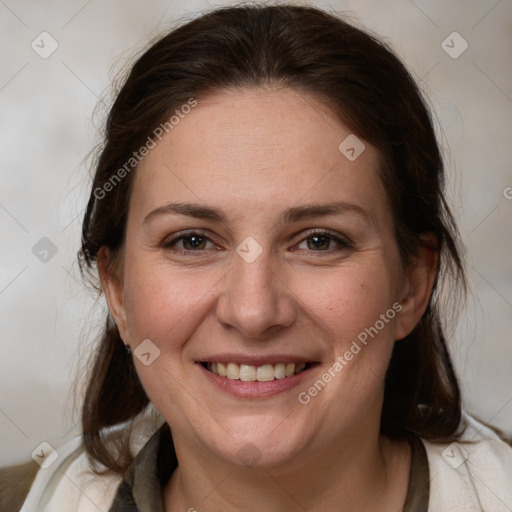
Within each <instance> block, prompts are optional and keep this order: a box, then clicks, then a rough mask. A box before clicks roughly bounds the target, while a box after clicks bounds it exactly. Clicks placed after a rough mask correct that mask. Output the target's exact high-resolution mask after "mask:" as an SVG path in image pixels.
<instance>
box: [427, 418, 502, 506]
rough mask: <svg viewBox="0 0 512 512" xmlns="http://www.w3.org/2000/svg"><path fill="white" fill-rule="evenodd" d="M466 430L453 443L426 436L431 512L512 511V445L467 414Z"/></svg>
mask: <svg viewBox="0 0 512 512" xmlns="http://www.w3.org/2000/svg"><path fill="white" fill-rule="evenodd" d="M464 422H465V425H466V429H465V431H464V433H463V434H462V436H461V438H460V439H458V440H457V441H456V442H453V443H449V444H441V443H433V442H430V441H427V440H425V439H422V441H423V444H424V445H425V449H426V452H427V457H428V462H429V471H430V505H429V509H428V510H429V512H437V511H441V510H451V511H452V512H456V511H464V512H469V511H472V510H475V511H480V510H492V511H493V512H500V511H504V512H509V511H510V510H512V447H511V446H510V445H509V444H508V443H507V442H505V441H504V440H503V439H501V438H500V436H499V435H498V434H497V432H496V431H494V430H493V429H491V428H489V427H488V426H486V425H485V424H484V423H482V422H480V421H478V420H476V419H475V418H473V417H471V416H469V415H467V414H464Z"/></svg>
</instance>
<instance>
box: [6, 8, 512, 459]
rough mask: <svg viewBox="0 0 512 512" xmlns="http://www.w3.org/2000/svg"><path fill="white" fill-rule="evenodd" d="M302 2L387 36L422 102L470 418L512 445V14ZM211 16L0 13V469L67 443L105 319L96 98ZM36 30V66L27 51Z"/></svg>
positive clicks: (126, 11)
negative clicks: (426, 108)
mask: <svg viewBox="0 0 512 512" xmlns="http://www.w3.org/2000/svg"><path fill="white" fill-rule="evenodd" d="M313 3H314V4H315V5H318V6H324V7H327V8H328V9H331V10H333V11H335V12H345V13H348V14H349V15H350V16H351V17H353V18H355V19H356V20H359V22H360V23H361V24H362V25H363V26H365V27H367V28H369V29H370V30H373V31H375V32H376V33H377V34H380V35H381V36H382V37H384V38H385V39H386V40H387V41H388V42H389V43H390V44H391V45H392V46H393V47H394V48H395V49H396V51H397V52H398V54H399V55H400V56H401V57H402V58H403V59H405V61H406V63H407V65H408V67H409V68H410V70H411V71H412V73H413V75H414V76H415V77H416V78H417V79H418V80H419V81H420V84H421V87H422V89H423V90H424V91H425V92H426V93H427V94H428V96H429V98H430V101H431V103H432V105H433V107H434V109H435V112H436V115H437V118H438V122H439V125H440V126H442V127H443V131H444V134H443V136H442V137H443V139H442V140H443V146H444V148H445V151H446V155H447V164H448V169H449V176H450V183H449V188H450V199H451V202H452V204H453V207H454V211H455V212H456V214H457V217H458V219H459V222H460V227H461V231H462V234H463V237H464V241H465V243H466V245H467V248H468V270H469V275H470V279H471V285H472V294H473V298H472V299H471V300H470V301H469V303H468V306H467V308H466V310H465V311H464V313H463V315H462V317H461V319H460V322H459V327H458V328H457V330H456V332H455V334H454V336H453V341H452V346H453V350H454V351H455V357H456V361H457V368H458V370H459V374H460V377H461V380H462V383H463V387H464V391H465V401H466V407H467V409H468V410H470V411H472V412H474V413H476V414H478V415H479V416H480V417H482V418H483V419H485V420H487V421H492V422H493V423H495V424H496V425H498V426H501V427H502V428H504V429H506V430H507V431H508V432H511V433H512V372H511V361H512V343H511V337H510V333H511V331H512V320H511V318H512V265H511V263H510V262H511V257H510V254H511V251H512V236H511V234H512V232H511V231H512V230H511V228H512V222H511V219H512V199H510V198H511V197H512V189H507V187H512V172H511V152H510V146H511V142H512V127H511V119H512V2H511V1H510V0H501V1H498V0H478V1H477V0H474V1H468V0H452V1H450V2H444V1H441V0H440V1H421V0H415V2H412V1H408V0H393V1H386V2H382V1H380V0H367V1H348V0H345V1H344V0H340V1H332V2H330V3H323V2H313ZM220 4H221V2H213V1H212V0H211V1H210V2H209V4H208V3H206V2H203V1H199V0H194V1H189V0H186V1H185V0H174V1H173V2H169V1H159V0H154V1H152V2H142V1H127V0H115V1H109V2H101V1H99V0H90V1H87V0H80V1H79V0H76V1H75V0H73V1H66V2H64V1H60V2H59V1H45V2H41V1H35V0H32V1H29V0H0V44H1V49H0V52H1V55H2V65H1V66H0V133H1V139H0V140H1V142H0V144H1V152H0V229H1V250H0V325H1V338H0V340H1V362H0V382H1V390H2V391H1V395H0V439H1V440H2V451H1V455H0V464H7V463H12V462H16V461H21V460H25V459H27V458H28V457H29V456H30V453H31V452H32V450H33V449H34V448H35V447H36V446H37V445H39V443H40V442H41V441H43V440H46V441H49V442H50V443H52V444H53V445H54V446H58V445H59V444H60V443H62V442H63V441H64V440H65V439H67V438H68V437H70V436H71V435H73V434H75V433H76V432H77V429H76V426H75V427H73V425H74V424H75V423H76V418H77V416H76V415H75V417H73V415H72V410H73V401H72V396H73V395H72V393H70V392H71V391H72V387H71V386H72V383H73V379H74V376H75V374H76V371H77V367H78V363H79V361H80V359H81V357H84V354H87V350H88V347H89V346H90V343H91V340H92V339H93V337H94V333H95V329H96V328H97V319H98V311H99V310H100V306H98V305H95V301H94V299H93V298H92V297H91V295H90V294H89V292H88V291H87V290H86V289H84V287H83V286H82V284H81V281H80V277H79V273H78V270H77V266H76V262H75V254H76V251H77V249H78V246H79V240H80V221H81V213H82V210H83V208H84V206H85V201H86V194H87V190H88V187H89V181H88V171H87V167H86V166H85V165H83V164H82V161H83V159H84V157H85V156H86V154H87V152H88V151H89V150H90V149H91V148H92V147H93V145H94V144H95V142H97V141H98V135H97V129H96V127H95V125H94V123H93V122H92V113H93V110H94V108H95V106H96V105H97V104H98V98H99V97H100V96H102V95H103V94H104V92H105V90H106V89H107V88H108V86H109V84H110V82H111V79H112V77H113V76H114V74H115V73H116V71H117V70H119V69H120V67H121V66H122V63H123V62H125V61H126V59H127V58H128V57H130V56H132V55H133V54H134V52H135V51H137V50H140V49H142V48H143V47H144V45H145V44H146V42H147V41H148V39H149V38H151V37H154V36H156V35H157V34H158V33H160V32H161V31H162V30H164V29H165V28H166V27H170V26H171V25H172V23H173V22H174V21H175V20H179V19H181V18H182V17H183V16H185V15H186V16H190V15H191V14H190V13H196V12H200V11H202V10H204V9H209V8H211V7H210V6H215V5H220ZM43 31H47V32H48V33H49V34H51V36H52V37H53V38H54V39H55V40H56V41H57V43H58V48H57V50H56V51H55V52H54V53H53V54H52V55H51V56H50V57H48V58H47V59H42V58H41V57H40V56H39V55H38V54H37V53H36V52H35V51H34V50H33V49H32V48H31V42H32V41H33V40H35V41H36V43H37V41H40V39H38V36H39V34H40V33H41V32H43ZM453 31H456V32H458V33H459V34H460V35H461V36H462V37H463V38H464V40H465V41H467V43H468V44H469V47H468V49H467V50H466V51H465V52H464V53H463V54H462V55H460V57H458V58H456V59H454V58H452V57H450V56H449V55H448V54H447V53H446V52H445V51H444V50H443V48H442V47H441V43H442V41H443V40H445V38H446V37H447V36H448V35H449V34H451V33H452V32H453ZM47 42H48V40H47ZM460 43H461V40H458V41H456V43H454V44H456V45H459V44H460ZM45 47H46V48H49V43H48V45H46V46H45ZM457 48H460V46H455V49H457ZM107 90H108V89H107ZM101 114H102V111H101V108H100V109H99V116H98V117H97V119H98V123H101V119H102V115H101ZM507 191H508V193H507ZM507 195H508V197H509V199H507V197H506V196H507ZM43 237H47V238H49V239H50V240H51V241H52V243H53V244H55V246H56V249H57V253H56V254H55V255H54V256H53V257H51V258H49V259H48V261H47V262H46V263H44V262H41V261H40V260H39V259H38V258H36V256H35V255H34V254H33V252H32V248H33V246H34V245H35V244H36V243H37V242H38V241H39V240H40V239H41V238H43Z"/></svg>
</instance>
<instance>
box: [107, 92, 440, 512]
mask: <svg viewBox="0 0 512 512" xmlns="http://www.w3.org/2000/svg"><path fill="white" fill-rule="evenodd" d="M350 133H351V132H350V129H349V128H347V127H346V126H344V125H343V124H342V123H341V122H340V120H339V118H337V117H336V116H335V115H334V114H333V113H332V112H331V111H330V110H329V109H328V108H327V107H326V106H325V105H324V104H322V103H320V102H319V101H317V100H316V99H315V98H314V97H313V96H311V95H306V94H304V93H298V92H296V91H294V90H291V89H286V88H284V89H283V88H281V89H276V88H274V89H267V90H263V89H258V88H250V89H242V90H230V91H223V92H221V93H217V94H215V95H212V96H210V97H207V98H199V99H198V105H197V107H195V108H194V109H192V111H191V112H190V113H189V114H188V115H187V116H186V117H185V118H184V119H182V120H181V121H180V123H179V124H178V125H177V126H175V128H174V129H173V131H172V132H170V133H169V134H168V135H166V136H165V137H164V138H163V139H162V141H161V142H159V143H158V144H157V146H156V147H155V148H154V149H153V150H151V151H150V153H149V154H148V155H147V156H146V157H145V158H144V159H143V161H142V162H141V164H140V166H139V168H138V169H137V171H136V176H135V182H134V187H133V192H132V197H131V200H130V209H129V217H128V223H127V231H126V241H125V246H124V249H123V253H122V257H121V260H120V262H119V264H118V266H117V269H115V270H114V271H109V270H108V268H109V266H108V262H109V259H110V258H111V254H110V253H109V251H108V250H107V249H103V250H102V251H101V252H100V258H99V269H100V276H101V279H102V283H103V287H104V290H105V293H106V296H107V300H108V303H109V307H110V310H111V312H112V314H113V316H114V319H115V321H116V323H117V326H118V328H119V331H120V334H121V337H122V339H123V340H124V342H125V343H127V344H129V345H130V346H131V347H132V349H135V348H136V347H137V345H138V344H139V343H141V342H142V340H145V339H150V340H151V341H152V342H153V343H154V344H155V345H156V346H157V347H158V348H159V350H160V356H159V357H158V358H157V359H155V361H154V362H153V363H152V364H151V365H149V366H145V365H143V364H142V363H141V362H140V361H139V360H138V359H137V358H134V361H135V365H136V368H137V372H138V374H139V377H140V379H141V382H142V384H143V386H144V388H145V390H146V392H147V394H148V396H149V398H150V399H151V401H152V402H153V404H154V405H155V407H156V408H157V409H158V410H159V411H160V412H161V414H162V415H163V417H164V418H165V420H166V421H167V422H168V423H169V425H170V426H171V429H172V432H173V439H174V444H175V449H176V453H177V456H178V460H179V468H178V469H177V470H176V471H175V472H174V474H173V475H172V477H171V478H170V480H169V482H168V483H167V485H166V486H165V489H164V496H163V499H164V502H165V506H166V508H168V509H172V510H175V509H176V510H188V509H190V508H192V507H194V508H195V509H196V510H198V511H201V510H251V511H253V510H254V511H256V510H262V509H263V506H264V509H265V510H267V511H276V512H277V511H286V510H308V511H325V510H337V511H339V510H350V511H351V512H353V511H358V510H361V511H363V510H364V511H367V510H380V511H384V512H385V511H393V512H396V511H398V510H401V509H402V507H403V504H404V501H405V496H406V492H407V486H408V476H409V471H410V449H409V446H408V445H407V444H406V443H404V442H400V441H391V440H389V439H387V438H385V437H383V436H381V435H380V433H379V419H380V414H381V409H382V399H383V382H384V376H385V372H386V369H387V366H388V363H389V359H390V355H391V351H392V348H393V344H394V342H395V340H399V339H401V338H403V337H405V336H406V335H407V334H408V333H409V332H410V331H411V330H412V329H413V327H414V326H415V325H416V323H417V322H418V321H419V319H420V318H421V316H422V314H423V312H424V311H425V308H426V306H427V303H428V300H429V297H430V293H431V290H432V284H433V279H434V275H435V269H436V264H437V257H436V253H435V252H433V251H432V250H429V249H427V248H426V247H425V248H423V249H422V250H421V251H420V253H419V256H418V258H417V260H416V263H415V264H414V265H411V266H410V267H409V268H403V266H402V265H401V261H400V258H399V252H398V247H397V245H396V241H395V239H394V236H393V223H392V217H391V207H390V204H389V202H388V198H387V195H386V193H385V190H384V188H383V186H382V184H381V181H380V178H379V175H378V169H379V154H378V151H377V150H376V149H375V148H374V147H373V146H372V145H370V144H369V143H368V142H366V141H364V143H365V145H366V149H365V150H364V151H363V153H362V154H361V155H360V156H359V157H358V158H357V159H356V160H354V161H349V160H348V159H347V158H346V157H345V156H344V155H343V154H341V153H340V151H339V150H338V145H339V144H340V142H341V141H343V140H344V139H345V138H346V137H347V136H348V135H350ZM335 201H344V202H346V203H348V204H350V205H355V206H356V207H359V208H361V209H363V210H364V212H365V213H364V214H361V213H357V212H356V211H355V210H354V209H353V208H352V209H349V210H346V211H343V212H341V213H337V214H334V215H328V216H317V217H311V218H305V219H302V220H300V221H295V222H286V223H282V222H280V216H281V214H282V212H283V211H285V210H287V209H289V208H293V207H297V206H304V205H305V204H313V203H314V204H325V203H331V202H335ZM168 203H195V204H199V205H202V206H205V205H206V206H208V207H214V208H217V209H219V210H222V211H223V212H224V214H225V217H226V219H225V221H224V222H217V221H214V220H211V219H199V218H193V217H190V216H185V215H176V214H153V215H152V216H150V218H149V219H147V220H146V221H145V218H146V217H147V216H148V214H149V213H150V212H152V211H153V210H155V209H157V208H160V207H162V206H164V205H167V204H168ZM315 229H327V230H330V231H332V233H333V234H334V236H338V237H340V238H342V239H343V238H345V239H348V240H349V241H350V243H349V245H348V246H346V245H343V244H339V243H337V242H336V241H335V240H334V239H332V238H331V239H329V238H327V240H326V239H322V240H323V242H324V244H322V243H320V245H321V247H320V248H317V246H315V245H314V244H313V243H312V239H311V233H310V232H308V231H311V230H315ZM184 230H201V232H203V235H205V236H206V237H207V238H208V239H209V240H207V241H203V243H202V244H201V247H200V249H199V250H198V249H194V247H191V244H190V241H191V240H190V239H186V240H184V239H181V241H178V242H177V243H176V244H175V245H174V246H172V245H171V246H170V247H165V242H169V241H170V240H171V239H172V238H173V236H174V237H176V236H177V235H181V236H183V233H182V232H183V231H184ZM186 234H188V235H189V236H190V232H187V233H186ZM248 236H250V237H253V238H254V239H255V240H256V241H257V242H258V243H259V244H260V246H261V247H262V248H263V252H262V253H261V254H260V255H259V256H258V257H257V258H256V259H255V261H253V262H252V263H248V262H246V261H244V259H242V258H241V257H240V256H239V255H238V254H237V252H236V248H237V246H238V245H239V244H240V243H241V242H242V241H243V240H244V239H245V238H246V237H248ZM184 243H185V245H184ZM187 251H188V252H187ZM394 303H397V304H400V305H401V311H400V312H399V313H398V314H397V315H396V316H395V317H394V318H393V319H391V320H389V321H388V322H387V323H385V325H384V328H382V329H381V330H380V331H379V333H378V335H377V336H375V337H374V338H373V339H371V341H370V342H369V343H368V344H367V346H365V347H364V348H363V349H362V350H361V351H360V352H359V353H358V354H357V355H355V356H354V358H353V359H352V360H351V361H350V362H349V363H348V364H347V365H346V366H345V367H344V368H343V370H342V371H340V372H338V373H337V375H336V377H335V378H333V379H332V380H331V381H330V382H329V383H328V384H327V385H326V386H325V388H323V389H322V391H321V392H319V393H318V394H317V395H316V396H314V397H312V398H311V400H310V402H309V403H308V404H306V405H304V404H302V403H300V402H299V400H298V399H297V395H298V393H299V392H301V391H307V390H308V389H309V388H310V387H311V386H312V385H313V383H314V382H315V381H316V380H317V379H319V378H321V376H322V374H324V373H325V372H326V371H327V370H328V368H329V367H332V365H333V363H334V361H335V359H336V357H337V356H342V355H343V354H344V353H345V352H346V351H347V350H348V349H349V348H350V345H351V343H352V341H353V340H355V339H357V336H358V334H360V333H361V332H363V331H364V330H365V328H368V327H370V326H374V325H375V322H376V321H377V320H378V319H379V318H380V315H381V314H384V313H385V312H386V311H387V310H388V309H389V308H391V307H392V305H393V304H394ZM220 352H232V353H236V354H250V355H269V354H275V353H280V354H282V353H285V354H294V355H296V356H300V357H304V358H306V359H309V360H311V361H316V362H317V363H318V365H317V366H316V367H315V368H314V369H312V370H310V371H309V374H308V376H307V378H306V379H305V380H304V382H302V383H300V385H299V386H297V387H295V388H293V389H290V390H288V391H285V392H282V393H280V394H278V395H275V396H271V397H267V398H258V397H256V398H239V397H235V396H232V395H229V394H227V393H225V392H223V391H222V390H219V389H218V388H217V387H216V386H213V385H212V384H211V382H210V381H209V380H208V379H207V378H206V377H205V376H204V372H203V371H202V370H201V369H200V368H199V366H198V364H196V361H198V360H205V359H207V357H208V356H211V355H212V354H216V353H220ZM248 443H252V445H253V446H254V447H253V448H251V449H252V450H253V451H254V452H255V453H257V455H258V457H257V458H258V460H257V463H256V464H255V465H254V466H252V467H248V466H247V465H245V464H244V462H243V461H242V460H241V459H240V457H239V455H238V452H239V450H240V449H242V448H243V447H246V445H248ZM252 445H251V446H252ZM245 449H247V447H246V448H245Z"/></svg>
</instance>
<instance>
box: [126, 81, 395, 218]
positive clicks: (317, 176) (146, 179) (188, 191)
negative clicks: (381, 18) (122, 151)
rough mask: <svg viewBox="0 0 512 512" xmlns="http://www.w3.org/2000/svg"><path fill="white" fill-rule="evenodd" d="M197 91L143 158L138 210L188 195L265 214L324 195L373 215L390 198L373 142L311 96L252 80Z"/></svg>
mask: <svg viewBox="0 0 512 512" xmlns="http://www.w3.org/2000/svg"><path fill="white" fill-rule="evenodd" d="M197 101H198V104H197V106H195V107H194V108H193V109H191V110H190V112H189V113H187V114H185V115H183V116H182V117H180V119H179V122H178V123H176V124H174V126H173V129H172V130H170V132H169V133H168V134H166V135H164V136H163V137H162V139H161V141H159V142H158V143H157V145H156V147H155V148H154V149H152V150H151V151H150V152H149V153H148V154H147V155H146V156H145V157H144V159H143V160H142V162H141V163H140V165H139V168H138V169H137V171H136V175H135V185H134V188H133V197H132V201H133V203H132V207H133V208H135V209H137V210H141V213H143V212H146V213H147V211H149V210H150V209H151V208H154V207H155V206H158V205H159V204H160V203H161V204H164V203H166V202H169V201H170V200H179V201H182V200H183V201H190V200H192V199H193V201H194V202H198V201H199V202H202V203H205V204H217V205H221V206H222V205H223V204H224V203H225V206H226V207H227V209H228V210H229V208H234V207H235V206H236V205H238V206H239V207H240V206H246V207H248V206H251V207H254V208H255V211H259V212H261V213H262V214H263V213H270V212H271V211H273V210H275V211H276V212H277V211H280V210H281V207H283V208H284V207H287V208H289V207H293V206H296V205H297V204H299V203H300V202H311V201H314V202H318V201H319V200H321V201H325V202H329V201H339V200H343V201H350V202H352V203H355V204H359V205H362V204H363V203H366V205H365V207H368V208H370V210H372V211H373V214H374V215H375V216H378V215H379V212H378V210H379V209H386V208H387V206H386V195H385V193H384V190H383V188H382V184H381V181H380V179H379V176H378V167H379V154H378V152H377V150H376V149H375V148H374V147H373V146H371V145H370V144H368V143H366V142H364V141H362V140H360V139H359V138H355V135H354V134H352V133H351V131H350V129H349V128H347V127H346V126H345V125H344V124H343V123H342V122H341V121H340V119H339V118H338V117H337V116H336V115H335V114H334V112H332V111H331V110H330V109H329V108H328V107H327V106H326V105H325V104H324V103H322V102H320V101H319V100H318V99H316V98H315V97H314V96H312V95H309V94H305V93H301V92H298V91H295V90H292V89H279V90H264V89H258V88H252V89H242V90H228V91H223V92H220V93H216V94H215V95H211V96H209V97H206V98H203V99H201V98H199V99H198V100H197ZM340 144H341V146H340ZM363 148H364V149H363ZM347 149H348V150H349V151H348V152H347ZM352 149H353V151H352ZM361 150H362V152H361ZM359 152H361V153H360V154H359V155H358V153H359ZM354 155H355V156H357V155H358V156H357V158H355V159H354V158H353V157H354ZM348 157H350V158H348ZM372 211H370V213H372ZM380 213H382V212H380Z"/></svg>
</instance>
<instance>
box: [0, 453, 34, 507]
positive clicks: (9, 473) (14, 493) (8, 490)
mask: <svg viewBox="0 0 512 512" xmlns="http://www.w3.org/2000/svg"><path fill="white" fill-rule="evenodd" d="M38 469H39V465H38V464H37V463H36V462H34V461H33V460H31V461H29V462H26V463H25V464H18V465H16V466H9V467H4V468H0V512H4V511H6V512H7V511H12V510H19V509H20V508H21V505H22V504H23V502H24V501H25V498H26V496H27V494H28V491H29V490H30V486H31V485H32V482H33V481H34V478H35V477H36V473H37V470H38Z"/></svg>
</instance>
